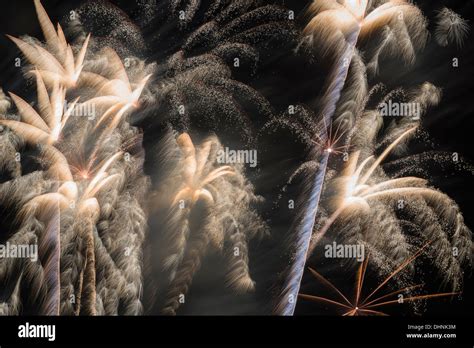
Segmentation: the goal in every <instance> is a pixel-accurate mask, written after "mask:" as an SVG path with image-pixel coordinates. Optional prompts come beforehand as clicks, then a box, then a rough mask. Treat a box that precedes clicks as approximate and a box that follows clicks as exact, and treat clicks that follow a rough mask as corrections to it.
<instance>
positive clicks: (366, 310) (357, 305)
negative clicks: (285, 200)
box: [298, 245, 459, 316]
mask: <svg viewBox="0 0 474 348" xmlns="http://www.w3.org/2000/svg"><path fill="white" fill-rule="evenodd" d="M426 247H427V245H425V246H423V247H422V248H421V249H419V250H418V251H417V252H416V253H415V254H414V255H413V256H412V257H410V258H409V259H407V260H405V261H404V262H403V263H402V264H401V265H399V266H398V267H397V268H396V269H395V270H393V271H392V272H391V273H390V274H389V275H388V276H387V277H386V278H385V279H384V280H383V281H382V282H381V283H380V284H379V285H378V286H377V287H376V288H375V290H373V291H372V292H371V293H370V294H369V295H368V296H365V297H364V296H363V292H364V291H363V290H364V280H365V274H366V270H367V266H368V263H369V256H367V257H366V258H365V259H364V261H363V262H362V263H361V264H360V266H359V267H358V269H357V272H356V282H355V286H354V293H355V296H354V299H353V301H352V302H351V301H350V300H348V299H347V297H346V296H344V295H343V294H342V292H341V291H340V290H339V289H337V287H336V286H334V285H333V284H332V283H331V282H329V281H328V280H327V279H326V278H325V277H323V276H322V275H321V274H319V273H318V272H316V271H315V270H314V269H312V268H309V270H310V273H311V274H312V275H313V276H314V277H315V278H316V279H317V280H318V281H320V282H321V283H322V284H323V285H325V286H326V287H327V288H329V289H331V290H333V291H335V292H336V293H337V294H339V295H340V296H341V297H342V298H343V299H344V300H345V303H342V302H340V301H338V300H333V299H329V298H325V297H321V296H314V295H307V294H299V295H298V296H299V297H300V298H301V299H304V300H308V301H313V302H320V303H327V304H331V305H334V306H337V307H341V308H344V309H346V311H345V312H343V313H342V314H341V315H342V316H355V315H388V314H386V313H384V312H380V311H377V310H374V309H375V308H379V307H384V306H387V305H390V304H396V303H399V304H400V303H405V302H414V301H421V300H427V299H434V298H441V297H452V296H456V295H459V293H458V292H446V293H436V294H427V295H415V296H409V297H407V298H402V300H400V299H399V298H397V299H396V300H389V301H383V300H385V299H387V298H390V297H392V296H395V295H398V294H402V293H406V292H411V291H412V290H415V289H419V288H421V287H422V286H423V284H418V285H412V286H408V287H404V288H403V289H399V290H396V291H392V292H390V293H388V294H384V295H382V296H380V297H377V298H375V299H373V300H372V301H370V302H369V299H371V298H372V297H373V296H374V295H375V294H376V293H377V292H379V291H380V290H381V289H382V288H383V287H384V286H385V285H386V284H387V283H388V282H389V281H390V280H391V279H393V278H394V277H395V276H396V275H397V274H398V273H400V272H401V271H403V270H404V269H405V268H406V267H407V266H408V265H409V264H410V263H412V262H413V261H414V260H415V259H416V258H417V257H419V256H420V255H421V253H422V252H423V251H424V250H425V248H426ZM381 301H383V302H381ZM348 302H349V303H348Z"/></svg>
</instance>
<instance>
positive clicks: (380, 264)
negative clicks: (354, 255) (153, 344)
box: [0, 0, 472, 315]
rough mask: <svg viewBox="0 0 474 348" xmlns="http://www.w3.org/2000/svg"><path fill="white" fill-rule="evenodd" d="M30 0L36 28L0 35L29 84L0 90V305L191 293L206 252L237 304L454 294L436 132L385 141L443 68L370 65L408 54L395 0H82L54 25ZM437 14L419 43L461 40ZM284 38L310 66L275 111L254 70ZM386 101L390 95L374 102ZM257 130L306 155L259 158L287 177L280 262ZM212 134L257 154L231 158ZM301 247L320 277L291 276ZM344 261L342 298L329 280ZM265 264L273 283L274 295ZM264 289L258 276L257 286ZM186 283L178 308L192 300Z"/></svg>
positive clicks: (5, 309) (135, 300)
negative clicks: (17, 253)
mask: <svg viewBox="0 0 474 348" xmlns="http://www.w3.org/2000/svg"><path fill="white" fill-rule="evenodd" d="M32 3H33V4H34V7H35V9H36V13H37V17H38V22H39V27H40V28H41V31H42V33H43V37H44V39H43V40H39V39H36V38H33V37H30V36H24V37H19V38H17V37H13V36H8V38H9V39H10V40H11V41H12V42H13V44H14V45H15V46H16V48H17V50H18V51H19V52H21V55H22V60H21V61H22V73H23V76H24V79H25V80H26V81H27V82H28V84H29V86H30V87H32V88H33V90H34V95H25V94H26V92H24V91H19V92H17V93H16V94H15V93H13V92H9V93H7V94H5V93H3V92H1V94H0V179H1V181H0V226H1V227H2V231H0V232H1V233H0V240H1V241H2V243H4V244H5V245H6V246H8V245H11V246H21V247H25V248H28V250H30V249H31V252H32V254H31V255H30V256H31V257H30V258H25V257H6V258H0V287H1V290H0V313H1V314H5V315H19V314H20V315H22V314H42V315H43V314H44V315H140V314H165V315H175V314H180V313H182V312H183V313H186V310H189V307H188V306H189V302H191V303H196V302H199V296H196V295H195V293H197V292H198V290H195V291H196V292H193V285H194V286H196V287H197V288H199V287H200V285H202V278H203V277H204V276H203V274H205V275H206V276H209V274H211V273H213V272H216V273H218V275H216V276H215V278H213V279H212V281H213V282H214V283H213V287H216V288H219V289H221V291H222V292H225V295H224V296H223V297H225V296H229V297H231V300H230V301H229V302H232V301H233V300H234V299H235V301H236V303H237V305H236V306H239V305H240V303H247V302H245V301H248V302H249V303H251V304H250V305H248V306H247V307H245V306H242V307H243V309H239V310H238V313H239V314H247V313H270V312H271V311H272V310H271V309H269V308H268V307H269V305H268V304H269V303H270V302H271V303H272V305H273V304H274V303H275V302H276V303H277V308H276V310H275V311H273V312H274V313H277V314H281V315H293V313H294V312H295V306H296V303H297V299H298V298H300V299H306V300H313V301H316V302H319V303H321V302H323V303H326V304H328V303H330V304H332V305H334V307H335V309H336V310H337V309H339V310H340V309H343V311H342V313H339V311H336V312H335V314H344V315H365V314H375V315H383V314H388V313H390V314H391V313H392V312H390V311H385V310H384V309H385V306H387V305H392V304H395V302H397V301H396V300H394V298H395V297H394V296H398V295H400V294H401V295H403V296H406V297H405V300H406V303H408V304H410V305H411V306H409V307H408V310H410V311H414V312H421V310H422V303H423V301H424V300H427V299H436V298H442V297H449V298H452V297H455V296H458V295H459V294H461V292H462V286H463V278H464V276H463V275H464V271H465V270H468V269H469V268H470V267H471V255H472V236H471V232H470V230H469V229H468V228H467V227H466V225H465V224H464V220H463V217H462V215H461V212H460V209H459V207H458V205H457V204H456V203H455V202H454V201H453V200H452V199H450V198H449V197H448V196H447V195H446V194H444V193H442V192H441V191H440V190H438V189H436V188H435V187H434V185H433V183H431V182H430V180H429V171H430V168H429V165H428V164H429V163H431V162H442V163H443V164H445V165H446V167H447V166H448V161H449V159H450V154H447V153H442V152H425V153H421V154H418V155H411V156H406V157H403V156H402V155H403V154H406V153H408V151H407V148H408V144H410V143H411V142H412V141H413V139H414V138H418V139H422V138H423V137H424V138H426V137H427V135H426V134H425V133H423V131H422V130H421V129H422V124H421V121H422V120H424V119H428V118H429V114H430V111H431V110H433V109H434V108H435V107H437V105H438V104H439V103H440V101H441V100H442V93H441V90H440V89H439V88H437V87H436V86H434V85H433V84H431V83H428V82H426V83H423V84H421V85H416V86H408V87H399V88H395V89H393V87H388V86H385V85H383V84H382V83H377V84H375V83H374V82H373V79H374V78H376V77H377V78H378V77H379V76H381V75H382V73H383V71H384V68H385V65H384V64H385V63H386V61H387V60H389V59H398V60H400V61H401V62H402V63H403V68H404V69H405V70H406V71H408V70H409V68H411V67H412V66H413V65H414V64H415V61H416V57H417V54H418V53H419V52H420V51H422V50H423V49H424V47H425V44H426V42H427V40H429V38H430V35H429V33H428V23H427V20H426V19H425V17H424V16H423V14H422V12H421V10H420V9H419V8H417V7H416V6H415V5H414V4H412V3H411V2H408V1H404V0H389V1H385V0H382V1H375V0H374V1H370V0H344V1H335V0H327V1H326V0H324V1H319V0H318V1H313V2H310V4H309V6H308V7H307V8H306V10H305V11H307V16H306V17H307V18H308V15H309V20H307V22H306V23H305V24H304V25H303V28H299V24H298V23H297V22H298V21H299V20H300V19H296V20H295V17H294V15H295V13H294V10H291V9H287V8H284V7H282V6H280V5H272V4H268V3H269V1H258V0H242V1H241V0H239V1H228V0H209V1H179V0H169V1H168V0H163V1H142V0H137V1H136V2H134V4H133V10H131V11H130V13H131V14H130V17H128V14H127V13H126V12H125V11H122V10H121V9H119V8H118V7H116V6H114V5H112V3H108V2H105V1H87V2H84V3H83V4H82V5H81V6H79V7H78V8H76V9H74V10H73V11H71V12H69V13H68V18H67V23H66V25H63V26H61V25H59V24H57V25H55V24H53V22H52V21H51V20H50V18H49V17H48V15H47V13H46V11H45V9H44V8H43V5H42V4H41V2H40V0H34V1H32ZM32 6H33V5H32ZM104 18H106V19H104ZM436 21H437V22H436V25H435V28H434V39H435V40H436V42H437V43H438V44H439V46H442V47H445V46H450V45H456V46H457V47H458V48H462V45H463V43H464V42H465V39H466V36H467V34H468V24H467V21H466V20H464V19H463V18H462V17H461V16H460V15H458V14H456V13H455V12H453V11H452V10H449V9H447V8H443V9H441V10H439V11H438V12H437V14H436ZM63 28H64V31H63ZM303 48H304V49H303ZM285 56H291V57H293V56H298V59H303V60H304V61H305V62H308V64H313V62H314V61H316V62H317V64H319V65H320V68H321V69H323V74H322V75H323V76H324V81H323V82H322V83H321V86H318V89H315V91H316V90H317V91H318V92H313V91H310V93H309V94H310V95H311V96H310V97H309V98H310V100H304V98H303V97H302V98H301V100H299V103H300V105H297V106H295V107H294V110H293V111H292V112H287V113H282V112H281V110H280V109H279V107H278V104H279V102H278V99H279V98H280V97H281V96H282V95H283V94H285V92H286V89H288V86H285V87H284V88H280V87H278V88H277V87H274V86H270V87H269V86H268V83H269V82H268V81H270V84H271V82H272V79H273V78H275V76H277V75H278V73H279V72H280V71H278V70H276V71H273V70H274V69H275V66H277V65H279V64H280V63H281V61H282V60H284V59H283V58H281V57H285ZM23 62H24V63H23ZM308 78H310V77H308ZM380 79H382V78H381V77H380ZM377 81H378V80H377ZM281 89H283V91H282V90H281ZM390 89H393V90H390ZM318 93H319V94H318ZM285 98H286V97H281V99H285ZM391 105H408V106H410V107H408V109H406V110H405V109H403V111H405V112H406V114H404V115H395V116H403V117H390V116H392V115H390V112H392V111H393V110H391V109H390V107H391ZM411 106H413V108H411ZM387 113H388V114H387ZM276 131H284V132H287V131H288V132H289V133H290V136H289V137H287V138H286V139H277V140H276V142H279V141H280V140H281V142H282V143H284V142H285V141H289V142H293V143H301V144H302V147H303V148H304V149H306V150H307V153H309V158H307V161H306V162H304V163H301V162H299V163H297V165H298V166H299V167H297V169H296V171H295V172H294V174H292V175H291V176H290V177H289V179H288V178H287V177H286V173H273V174H272V175H274V176H275V177H278V178H281V180H282V181H284V182H286V181H288V183H287V185H286V186H285V187H284V188H283V191H282V192H281V194H280V196H279V197H280V199H282V198H283V197H284V196H285V194H286V193H287V190H288V189H289V188H290V187H295V186H298V185H297V184H298V182H302V183H303V184H302V187H299V186H298V187H297V190H298V191H299V192H300V199H299V200H298V202H299V206H298V207H297V208H298V209H299V215H298V216H296V217H292V218H294V220H293V221H290V222H289V223H288V227H289V226H290V225H291V228H290V230H289V232H288V234H289V239H288V240H285V245H283V246H282V252H281V254H284V253H286V252H287V251H288V250H290V253H291V257H290V259H289V260H285V262H284V263H285V266H287V265H288V268H287V269H283V268H284V267H280V266H279V265H276V266H270V267H267V268H268V269H271V270H272V272H273V273H274V274H271V275H269V273H265V274H264V275H263V276H262V269H264V267H263V266H262V265H261V264H259V263H260V260H263V259H265V258H266V256H267V255H268V254H267V250H265V249H264V247H265V243H267V242H268V241H269V242H268V243H272V242H273V241H274V240H276V239H277V238H278V236H277V233H276V232H275V231H274V229H273V228H274V227H275V226H274V222H273V221H272V220H273V218H274V216H272V215H271V213H272V212H273V213H274V211H271V212H270V211H269V210H270V209H267V206H268V203H270V204H269V205H272V202H271V200H272V194H269V193H268V191H277V190H279V188H278V187H277V188H275V187H273V188H271V189H268V188H266V187H259V186H258V183H260V182H262V181H265V178H267V177H268V175H269V173H268V172H269V171H270V169H269V168H271V165H270V164H268V163H265V160H263V161H262V162H260V161H258V168H257V169H254V167H256V166H257V158H256V154H257V152H258V153H260V152H259V151H260V150H262V149H263V150H265V151H267V150H268V149H267V148H266V144H265V143H264V141H262V142H260V140H261V139H264V138H265V135H268V134H270V137H271V136H272V134H274V132H276ZM257 135H259V136H258V137H257ZM272 141H273V143H275V139H273V140H272ZM229 149H230V150H236V152H239V151H240V150H241V151H242V152H243V153H245V154H247V155H248V156H250V154H254V153H255V158H254V159H255V162H254V163H253V165H249V166H247V164H248V163H246V161H245V160H244V161H239V160H229V158H228V157H226V155H225V154H226V153H227V152H228V151H229ZM239 149H240V150H239ZM237 150H239V151H237ZM272 150H273V148H272V147H271V146H270V150H269V151H272ZM394 157H397V158H394ZM249 158H250V157H249ZM249 158H247V160H248V159H249ZM413 159H416V160H417V161H418V162H417V165H413ZM286 160H287V159H286V158H285V161H286ZM292 160H293V159H288V161H292ZM423 164H427V165H426V168H424V166H423ZM454 167H456V169H459V170H464V171H471V172H472V169H471V167H470V166H469V165H468V164H465V163H464V162H462V161H458V162H456V166H454ZM262 186H264V185H262ZM264 197H265V198H264ZM268 201H270V202H268ZM265 203H266V204H265ZM279 203H280V201H279V202H276V204H279ZM332 243H336V244H338V245H353V246H360V247H361V248H362V249H361V250H365V252H366V255H365V258H364V260H363V262H361V263H360V264H357V262H356V261H354V260H352V259H346V260H345V262H343V263H337V262H332V261H331V260H329V259H326V258H324V259H323V256H324V255H325V248H326V246H327V245H330V244H332ZM36 247H37V249H35V248H36ZM25 250H26V249H25ZM35 250H37V252H36V253H34V251H35ZM434 251H436V252H434ZM368 255H370V257H369V256H368ZM209 260H211V261H209ZM213 260H218V261H216V262H214V261H213ZM286 261H288V262H286ZM264 262H265V263H268V264H269V263H271V262H272V260H264ZM210 263H215V264H212V265H210ZM320 264H324V265H326V266H327V265H328V264H329V266H328V267H326V268H329V270H330V271H333V272H335V274H336V275H335V276H334V278H335V279H336V280H335V281H334V282H332V281H329V278H331V277H332V276H333V274H329V273H330V272H329V271H327V269H326V270H324V269H321V268H320V267H319V265H320ZM307 265H311V266H312V268H310V269H309V272H310V273H311V275H312V278H311V282H312V283H314V280H316V281H317V284H318V285H322V286H321V287H318V288H317V289H318V290H321V291H322V290H324V289H329V290H331V291H333V292H335V293H336V295H337V296H338V297H337V298H336V299H332V297H326V296H323V295H319V294H315V293H314V292H313V291H314V290H311V292H310V291H306V288H305V282H306V278H307V277H306V276H305V275H304V273H305V272H304V271H305V269H307ZM265 266H266V265H265ZM268 269H267V270H266V271H265V272H268ZM425 269H429V271H425ZM316 270H318V271H316ZM318 272H321V273H318ZM270 273H271V272H270ZM277 273H279V274H278V275H277ZM348 273H349V274H352V273H353V274H355V280H356V286H355V292H356V297H355V300H354V301H353V300H352V299H350V300H349V299H348V297H347V296H346V295H345V294H344V291H345V290H344V289H343V286H340V284H339V283H337V279H338V277H340V276H341V275H344V274H348ZM308 274H309V273H308ZM279 276H281V277H282V278H283V280H281V279H277V278H278V277H279ZM264 278H268V279H270V281H267V284H268V283H275V284H273V285H274V287H278V286H279V285H282V286H281V289H279V290H278V291H277V295H276V296H273V295H274V294H271V291H270V289H269V288H266V287H265V286H263V285H261V284H265V281H266V279H264ZM200 279H201V280H200ZM216 279H217V280H216ZM262 279H264V282H262V283H260V280H262ZM415 280H416V281H415ZM200 281H201V283H199V282H200ZM435 281H436V282H441V284H442V287H443V290H442V291H440V290H439V289H438V288H436V285H435V284H434V283H435ZM196 283H197V285H195V284H196ZM215 283H218V284H217V285H216V284H215ZM280 283H282V284H280ZM350 285H351V286H352V283H351V284H350ZM371 285H374V288H373V289H372V288H371V289H370V291H369V289H368V288H369V286H371ZM201 287H202V286H201ZM206 287H209V284H206ZM300 288H302V289H303V290H302V291H301V292H305V294H300ZM388 288H390V291H388V290H387V289H388ZM382 291H385V293H382ZM262 297H267V298H268V297H271V298H270V300H268V299H267V300H265V301H264V302H267V303H265V304H263V305H261V304H258V305H255V302H258V301H260V299H261V298H262ZM238 299H243V300H241V301H242V302H238V301H239V300H238ZM188 300H189V301H188ZM193 301H194V302H193ZM202 302H203V303H204V305H202V304H199V305H195V307H194V308H198V309H201V310H202V312H204V313H208V312H210V311H211V309H208V308H207V307H206V301H205V300H204V301H202ZM229 302H226V303H224V304H225V305H227V304H229ZM216 303H218V304H219V305H220V302H219V301H217V300H216ZM298 303H300V302H298ZM397 303H398V302H397ZM186 307H188V308H187V309H186ZM191 307H192V306H191ZM204 307H205V308H204ZM222 307H225V306H222ZM202 308H204V309H202ZM405 309H406V308H405V307H403V310H405ZM190 311H191V312H193V308H191V310H190ZM194 311H196V309H194ZM221 311H222V312H224V313H228V312H232V310H231V309H229V310H228V311H227V312H226V309H225V308H224V309H222V310H221Z"/></svg>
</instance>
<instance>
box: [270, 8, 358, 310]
mask: <svg viewBox="0 0 474 348" xmlns="http://www.w3.org/2000/svg"><path fill="white" fill-rule="evenodd" d="M366 6H367V2H366V1H353V2H351V7H354V11H351V12H353V13H354V15H355V16H357V17H358V18H360V17H363V14H364V13H365V10H366ZM360 32H361V25H360V24H358V25H357V26H356V27H355V28H354V29H353V31H352V32H351V33H350V34H349V35H348V36H347V42H346V44H345V46H346V47H345V50H344V51H343V53H342V54H341V55H340V57H339V59H338V60H337V63H336V65H335V68H334V71H333V72H332V74H331V76H330V79H329V81H328V83H327V84H328V86H327V88H326V93H325V95H324V97H323V98H324V100H325V101H326V102H325V103H324V105H323V109H322V112H321V115H322V118H323V121H324V125H325V127H324V128H323V130H322V134H321V136H320V138H321V140H323V141H327V139H328V134H329V130H330V129H331V127H332V120H333V118H334V116H335V113H336V106H337V103H338V101H339V99H340V97H341V92H342V89H343V88H344V85H345V82H346V79H347V75H348V73H349V67H350V63H351V61H352V58H353V55H354V51H355V48H356V45H357V41H358V39H359V35H360ZM330 149H331V148H330V147H328V148H327V149H324V150H325V151H324V153H323V156H322V158H321V161H320V165H319V169H318V170H317V172H316V174H315V177H314V180H313V184H312V189H311V194H310V197H309V202H308V206H307V208H306V213H305V214H304V217H303V220H302V221H301V223H300V225H299V227H298V229H297V240H296V252H295V255H296V257H295V260H294V261H293V264H292V266H291V269H290V273H289V280H288V281H287V284H286V286H285V289H284V292H283V297H282V299H281V302H280V303H279V305H278V309H277V313H278V314H280V315H285V316H291V315H293V314H294V312H295V307H296V299H297V296H298V293H299V290H300V284H301V279H302V278H303V273H304V268H305V264H306V258H307V254H308V250H309V245H310V241H311V236H312V233H313V228H314V224H315V221H316V215H317V211H318V206H319V201H320V197H321V192H322V189H323V183H324V177H325V176H326V170H327V165H328V162H329V156H330V155H331V151H330Z"/></svg>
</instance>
